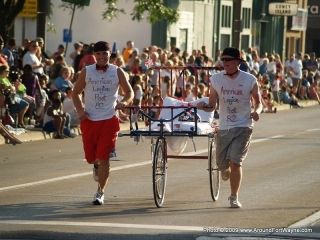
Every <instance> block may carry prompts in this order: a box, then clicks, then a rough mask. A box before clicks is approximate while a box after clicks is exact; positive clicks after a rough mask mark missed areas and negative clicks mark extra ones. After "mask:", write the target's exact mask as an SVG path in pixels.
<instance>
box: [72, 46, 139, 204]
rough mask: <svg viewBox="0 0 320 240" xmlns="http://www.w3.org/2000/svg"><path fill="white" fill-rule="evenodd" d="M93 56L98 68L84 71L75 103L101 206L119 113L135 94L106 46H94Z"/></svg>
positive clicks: (86, 154) (96, 198)
mask: <svg viewBox="0 0 320 240" xmlns="http://www.w3.org/2000/svg"><path fill="white" fill-rule="evenodd" d="M94 55H95V58H96V64H92V65H89V66H86V67H85V68H84V69H83V70H82V71H81V73H80V75H79V78H78V80H77V81H76V83H75V86H74V89H73V96H72V99H73V102H74V105H75V108H76V110H77V113H78V115H79V119H80V121H81V123H80V128H81V131H82V141H83V148H84V153H85V158H86V160H87V162H88V163H89V164H94V169H93V170H94V176H96V178H95V180H96V181H97V182H98V189H97V192H96V194H95V195H94V199H93V204H95V205H102V204H103V203H104V190H105V187H106V185H107V182H108V178H109V171H110V164H109V155H110V153H111V151H112V150H113V149H114V148H115V143H116V139H117V134H118V132H119V130H120V126H119V119H118V117H117V114H116V110H117V109H122V108H124V107H126V106H127V105H129V104H130V103H131V101H132V99H133V90H132V88H131V85H130V83H129V80H128V77H127V75H126V74H125V72H124V71H123V70H122V69H121V68H119V67H117V66H115V65H113V64H110V63H109V58H110V48H109V44H108V43H107V42H103V41H100V42H97V43H95V44H94ZM119 87H121V88H122V90H123V93H124V97H123V99H122V100H121V102H119V101H117V99H118V90H119ZM82 93H84V97H83V96H82ZM83 99H84V100H83ZM82 100H83V101H82Z"/></svg>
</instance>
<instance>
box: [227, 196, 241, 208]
mask: <svg viewBox="0 0 320 240" xmlns="http://www.w3.org/2000/svg"><path fill="white" fill-rule="evenodd" d="M228 200H229V201H230V207H231V208H241V207H242V204H241V203H240V202H239V200H238V197H237V196H230V197H229V199H228Z"/></svg>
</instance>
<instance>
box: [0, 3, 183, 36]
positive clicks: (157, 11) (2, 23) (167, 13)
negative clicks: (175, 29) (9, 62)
mask: <svg viewBox="0 0 320 240" xmlns="http://www.w3.org/2000/svg"><path fill="white" fill-rule="evenodd" d="M41 1H49V0H41ZM164 1H165V0H134V7H133V10H132V12H131V13H130V15H131V17H132V19H133V20H136V21H141V20H142V19H143V17H144V14H147V19H148V21H149V22H150V23H155V22H157V21H162V20H165V21H167V22H168V23H174V22H177V20H178V18H179V15H178V12H177V10H176V9H173V8H169V7H167V6H166V5H165V4H164ZM170 1H172V0H170ZM175 1H176V0H175ZM71 2H73V1H71ZM80 2H81V1H80ZM105 3H106V8H105V10H104V12H103V13H102V17H103V18H104V19H106V20H108V21H111V20H112V19H114V18H116V17H118V16H119V14H120V13H126V12H125V10H124V9H121V8H118V5H117V3H118V0H105ZM24 4H25V0H0V34H1V35H2V37H3V39H4V40H5V41H6V39H7V38H8V36H9V32H10V30H11V29H12V27H13V24H14V20H15V18H16V17H17V15H18V14H19V13H20V12H21V11H22V9H23V7H24ZM61 6H62V7H65V8H69V9H74V7H75V6H74V4H72V3H70V1H69V2H64V3H63V4H62V5H61ZM76 7H77V8H83V7H85V6H83V5H77V6H76Z"/></svg>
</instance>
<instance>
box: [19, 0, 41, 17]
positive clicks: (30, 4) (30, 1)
mask: <svg viewBox="0 0 320 240" xmlns="http://www.w3.org/2000/svg"><path fill="white" fill-rule="evenodd" d="M37 2H38V1H37V0H26V1H25V3H24V6H23V9H22V11H21V12H20V13H19V16H20V17H26V18H35V17H37V9H38V4H37Z"/></svg>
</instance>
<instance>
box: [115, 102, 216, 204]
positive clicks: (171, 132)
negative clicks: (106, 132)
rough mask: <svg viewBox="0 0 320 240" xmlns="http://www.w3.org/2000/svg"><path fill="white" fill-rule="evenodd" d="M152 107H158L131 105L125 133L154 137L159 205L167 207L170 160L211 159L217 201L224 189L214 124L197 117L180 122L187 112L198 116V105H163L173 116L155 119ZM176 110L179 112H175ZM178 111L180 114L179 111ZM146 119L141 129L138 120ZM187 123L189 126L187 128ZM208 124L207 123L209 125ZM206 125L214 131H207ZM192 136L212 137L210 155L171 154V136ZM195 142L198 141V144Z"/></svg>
mask: <svg viewBox="0 0 320 240" xmlns="http://www.w3.org/2000/svg"><path fill="white" fill-rule="evenodd" d="M150 108H156V107H140V108H137V107H128V109H129V112H130V114H129V115H130V132H129V133H123V134H121V136H130V137H132V138H134V139H135V140H136V141H139V140H138V139H140V138H141V137H145V138H150V139H151V160H152V184H153V197H154V201H155V204H156V206H157V207H158V208H160V207H162V206H163V203H164V199H165V191H166V182H167V169H168V159H170V158H176V159H208V172H209V182H210V193H211V197H212V199H213V201H216V200H217V199H218V197H219V189H220V171H218V168H217V164H216V157H215V141H214V139H215V133H214V132H213V130H212V128H211V126H210V123H208V122H198V119H197V117H194V120H193V121H191V122H190V121H188V122H185V121H179V119H181V118H183V117H184V116H186V115H187V114H190V113H193V114H194V116H197V108H196V107H189V106H162V107H158V108H161V109H162V110H166V111H170V112H171V117H169V118H168V119H162V118H160V119H154V118H152V117H150V116H149V114H148V112H149V110H150ZM174 112H175V113H176V114H174ZM177 112H178V113H177ZM139 118H140V119H144V120H145V121H146V123H147V127H145V126H144V128H139V123H142V124H143V125H144V123H143V122H139V121H138V119H139ZM184 125H187V127H183V126H184ZM205 125H206V126H205ZM203 126H205V127H206V129H208V126H209V127H210V131H207V132H203V131H202V130H201V129H203ZM170 137H176V138H180V137H181V138H182V137H188V138H191V139H192V140H193V138H194V137H207V138H208V154H207V155H205V156H184V155H169V154H168V151H167V147H168V141H167V138H170ZM194 144H195V143H194Z"/></svg>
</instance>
